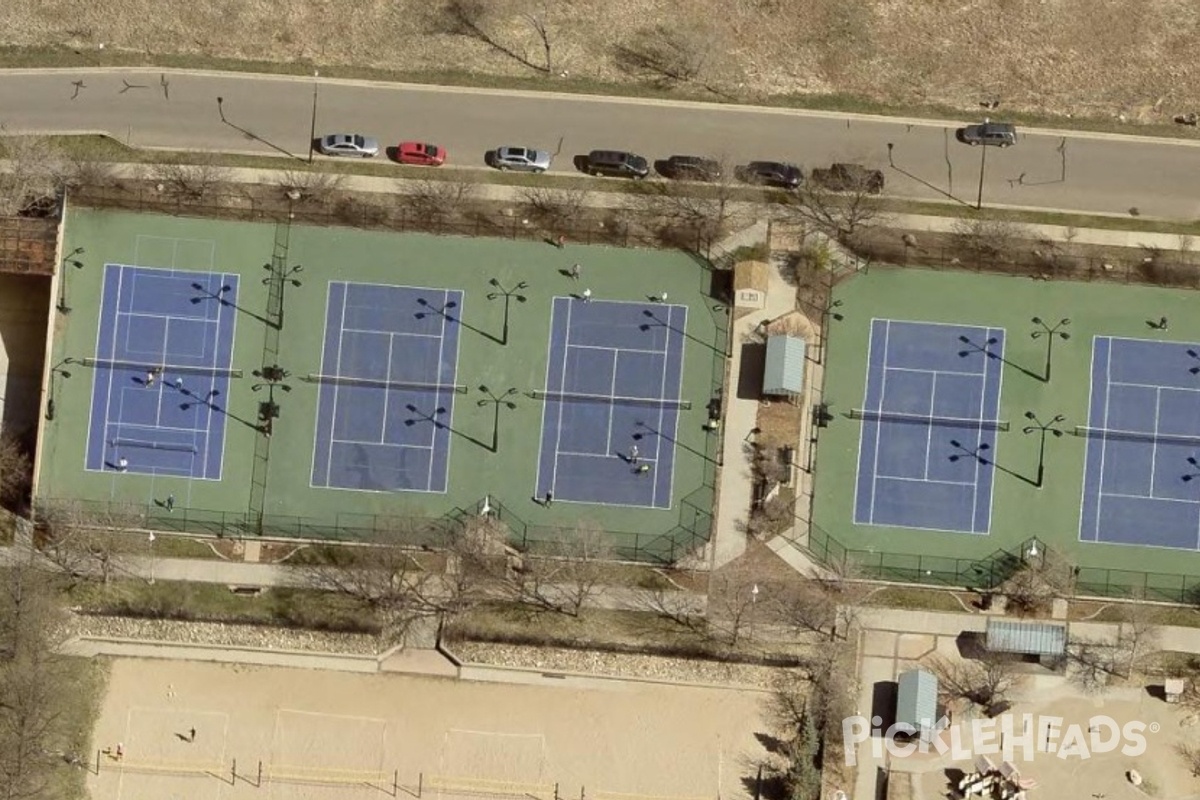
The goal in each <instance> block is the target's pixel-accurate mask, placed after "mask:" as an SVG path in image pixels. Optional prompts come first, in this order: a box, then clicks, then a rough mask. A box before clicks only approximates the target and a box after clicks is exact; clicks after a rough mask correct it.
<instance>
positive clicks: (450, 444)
mask: <svg viewBox="0 0 1200 800" xmlns="http://www.w3.org/2000/svg"><path fill="white" fill-rule="evenodd" d="M454 292H455V293H456V294H457V295H458V307H459V309H460V310H462V309H464V308H465V307H466V305H467V293H466V291H465V290H463V289H455V290H454ZM449 295H450V292H449V291H447V292H446V296H447V297H449ZM460 316H461V315H460ZM462 340H463V323H462V321H461V320H460V321H459V323H458V333H457V335H456V336H455V339H454V375H453V376H451V378H450V382H451V383H457V382H458V365H459V359H460V358H461V357H462ZM441 374H442V365H441V363H440V362H439V363H438V376H439V381H438V383H441V380H440V377H441ZM449 397H450V404H451V406H452V407H453V406H454V405H455V402H454V395H453V393H451V394H450V395H449ZM439 400H440V397H439ZM450 416H451V417H453V416H454V411H453V408H452V409H451V412H450ZM450 422H453V420H450ZM447 424H449V422H447ZM453 456H454V436H453V435H452V434H450V433H449V432H447V435H446V471H445V474H444V475H443V476H442V477H443V480H444V481H445V485H444V486H442V490H441V492H439V494H446V493H447V492H449V491H450V460H451V458H452V457H453ZM429 460H430V461H431V462H432V461H433V456H430V457H429ZM429 491H433V489H432V488H431V489H429Z"/></svg>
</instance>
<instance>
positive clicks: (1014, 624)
mask: <svg viewBox="0 0 1200 800" xmlns="http://www.w3.org/2000/svg"><path fill="white" fill-rule="evenodd" d="M986 646H987V649H988V651H989V652H992V653H1013V654H1016V655H1022V656H1037V657H1038V659H1039V660H1041V661H1043V662H1054V661H1058V660H1060V659H1062V658H1063V656H1065V655H1066V652H1067V626H1066V625H1056V624H1054V623H1052V622H1018V621H1017V620H1011V619H989V620H988V623H987V640H986Z"/></svg>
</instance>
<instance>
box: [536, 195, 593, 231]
mask: <svg viewBox="0 0 1200 800" xmlns="http://www.w3.org/2000/svg"><path fill="white" fill-rule="evenodd" d="M590 196H591V193H590V192H588V191H587V190H585V189H550V188H547V187H543V186H533V187H529V188H526V189H522V190H521V200H522V202H523V204H524V206H525V211H526V213H527V214H528V215H529V216H530V217H531V218H533V219H534V220H537V222H539V223H540V224H541V225H542V226H543V227H546V228H549V229H550V230H558V229H561V228H563V227H565V226H567V225H568V224H570V223H572V222H574V221H576V220H577V219H578V217H579V215H580V212H582V211H583V209H584V208H585V207H586V206H587V203H588V199H589V198H590Z"/></svg>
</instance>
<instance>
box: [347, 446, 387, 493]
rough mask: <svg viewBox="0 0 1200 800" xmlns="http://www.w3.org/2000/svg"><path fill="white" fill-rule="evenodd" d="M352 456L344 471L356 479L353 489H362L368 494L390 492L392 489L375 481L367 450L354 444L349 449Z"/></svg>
mask: <svg viewBox="0 0 1200 800" xmlns="http://www.w3.org/2000/svg"><path fill="white" fill-rule="evenodd" d="M350 450H351V452H352V453H353V456H351V459H350V463H349V464H346V465H345V467H346V471H347V472H349V473H350V474H351V475H354V476H356V477H357V482H356V483H355V484H354V486H355V488H357V489H362V490H364V491H368V492H386V491H390V490H392V488H393V487H389V486H385V485H384V484H383V483H382V482H381V481H379V480H378V479H376V477H375V474H374V470H373V469H372V467H371V457H370V456H369V455H368V454H367V448H365V447H364V446H363V445H362V444H361V443H358V442H355V443H354V444H353V445H352V446H351V448H350Z"/></svg>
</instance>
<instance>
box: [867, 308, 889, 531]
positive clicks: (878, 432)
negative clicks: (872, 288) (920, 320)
mask: <svg viewBox="0 0 1200 800" xmlns="http://www.w3.org/2000/svg"><path fill="white" fill-rule="evenodd" d="M891 333H892V321H891V320H890V319H885V320H884V321H883V358H882V359H881V363H883V364H886V363H887V359H888V338H889V337H890V336H891ZM867 362H868V363H867V380H870V379H871V372H870V370H871V367H870V357H869V356H868V359H867ZM886 391H887V370H886V369H885V370H880V375H879V407H878V408H877V409H875V410H876V411H877V412H878V413H880V414H882V413H883V401H884V398H885V397H886ZM882 440H883V427H882V426H881V425H879V424H876V425H875V462H874V463H873V464H872V465H871V484H872V485H871V507H870V510H869V513H868V514H867V523H868V524H874V522H875V498H876V496H877V495H878V494H879V493H878V491H876V489H877V487H876V486H875V484H876V483H878V482H879V443H880V442H881V441H882Z"/></svg>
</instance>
